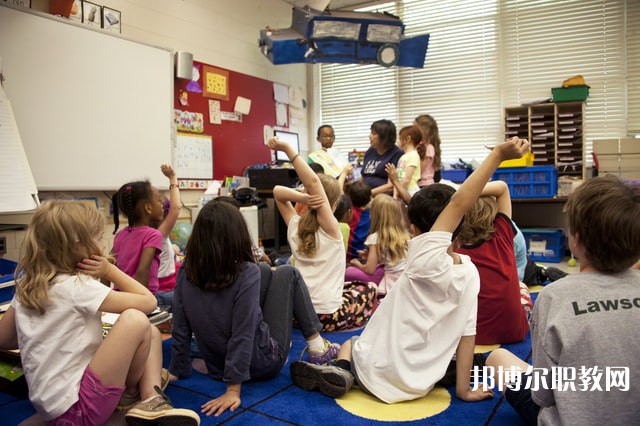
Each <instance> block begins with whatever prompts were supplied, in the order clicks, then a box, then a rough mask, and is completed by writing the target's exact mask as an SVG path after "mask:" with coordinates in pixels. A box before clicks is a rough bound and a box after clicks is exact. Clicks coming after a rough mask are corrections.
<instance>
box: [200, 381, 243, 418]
mask: <svg viewBox="0 0 640 426" xmlns="http://www.w3.org/2000/svg"><path fill="white" fill-rule="evenodd" d="M241 386H242V385H241V384H240V383H237V384H231V383H227V391H226V392H225V393H223V394H222V395H220V396H219V397H217V398H215V399H212V400H210V401H208V402H205V403H204V404H203V405H202V412H203V413H205V414H206V415H207V416H210V415H212V414H213V415H214V416H216V417H218V416H219V415H220V414H222V413H224V412H225V411H226V410H227V409H229V411H235V410H236V408H238V407H239V406H240V402H241V401H240V387H241Z"/></svg>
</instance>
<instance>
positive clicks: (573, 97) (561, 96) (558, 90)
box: [551, 85, 589, 102]
mask: <svg viewBox="0 0 640 426" xmlns="http://www.w3.org/2000/svg"><path fill="white" fill-rule="evenodd" d="M551 94H552V95H553V102H576V101H584V100H586V99H587V97H589V86H587V85H584V86H570V87H553V88H552V89H551Z"/></svg>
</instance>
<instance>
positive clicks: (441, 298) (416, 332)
mask: <svg viewBox="0 0 640 426" xmlns="http://www.w3.org/2000/svg"><path fill="white" fill-rule="evenodd" d="M528 149H529V143H528V142H527V141H526V140H524V139H518V138H512V139H510V140H508V141H506V142H504V143H501V144H499V145H497V146H496V147H495V148H494V149H493V150H492V151H491V153H490V154H489V155H488V156H487V158H486V159H485V161H484V162H483V163H482V164H481V165H480V167H478V169H477V170H476V171H475V172H474V173H473V174H472V175H471V176H470V177H469V178H468V179H467V180H466V181H465V182H464V184H463V185H462V186H461V187H460V188H459V189H458V191H457V192H455V194H453V193H454V190H453V189H452V188H450V187H449V186H446V185H440V184H434V185H430V186H428V187H425V188H423V189H421V190H420V191H419V192H417V193H416V194H415V195H414V196H413V198H412V199H411V202H410V204H409V219H410V221H411V230H412V232H413V234H414V235H417V236H416V237H415V238H413V239H412V240H411V241H410V242H409V251H408V254H407V266H406V269H405V272H404V274H403V275H402V276H401V277H400V278H399V279H398V281H397V282H396V285H395V287H394V289H393V291H392V292H390V293H389V294H388V295H387V297H386V298H385V302H384V303H382V304H381V305H380V306H379V308H378V309H377V311H376V312H375V313H374V315H373V316H372V317H371V319H370V321H369V323H368V324H367V326H366V327H365V329H364V330H363V332H362V334H361V335H360V336H359V337H354V338H353V339H352V340H350V341H347V342H345V344H344V345H342V348H341V349H340V353H339V355H338V359H337V363H336V364H337V365H336V366H333V365H320V366H318V365H313V364H309V363H307V362H303V361H297V362H294V363H292V365H291V379H292V381H293V383H294V384H295V385H296V386H299V387H301V388H303V389H305V390H313V389H319V390H320V391H321V392H322V393H323V394H325V395H327V396H330V397H333V398H337V397H340V396H342V395H344V394H345V393H346V392H347V391H348V390H349V389H350V388H351V386H352V385H353V383H354V380H355V381H356V383H357V384H358V385H359V386H360V388H361V389H362V390H363V391H365V392H367V393H370V394H372V395H374V396H376V397H377V398H379V399H380V400H382V401H384V402H386V403H394V402H400V401H406V400H412V399H417V398H421V397H423V396H425V395H426V394H427V393H429V391H431V389H432V388H433V387H434V386H435V384H436V383H437V382H438V381H439V380H440V379H441V378H442V377H443V376H444V375H445V372H446V370H447V366H448V365H449V361H450V360H451V359H452V357H453V355H454V353H455V354H456V360H457V363H456V370H457V371H456V373H457V374H456V377H457V378H456V396H457V397H458V398H460V399H462V400H465V401H478V400H482V399H485V398H490V397H491V396H492V395H493V393H492V392H491V391H490V390H488V391H483V390H482V389H481V388H479V389H477V390H472V389H471V387H470V385H469V384H470V375H471V368H472V364H473V349H474V345H475V327H476V311H477V304H478V302H477V296H478V291H479V288H480V279H479V277H478V272H477V270H476V268H475V266H474V265H473V264H472V263H471V261H470V260H469V258H468V257H467V256H464V255H459V254H456V253H454V252H453V244H452V241H453V240H454V239H455V235H456V232H457V229H458V227H459V225H460V222H461V220H462V218H463V216H464V214H465V212H466V211H467V210H468V209H469V207H470V206H471V205H472V204H473V203H474V202H475V200H476V199H477V198H478V196H479V195H480V193H481V191H482V189H483V188H484V186H485V184H486V183H487V181H488V180H489V178H490V177H491V175H492V174H493V172H494V171H495V170H496V168H497V167H498V165H499V164H500V162H501V161H503V160H508V159H514V158H520V157H521V156H522V155H523V154H524V153H525V152H526V151H527V150H528ZM418 234H419V235H418ZM381 348H384V349H382V350H381Z"/></svg>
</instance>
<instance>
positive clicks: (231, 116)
mask: <svg viewBox="0 0 640 426" xmlns="http://www.w3.org/2000/svg"><path fill="white" fill-rule="evenodd" d="M220 118H222V119H223V120H225V121H237V122H238V123H242V114H239V113H237V112H230V111H221V112H220Z"/></svg>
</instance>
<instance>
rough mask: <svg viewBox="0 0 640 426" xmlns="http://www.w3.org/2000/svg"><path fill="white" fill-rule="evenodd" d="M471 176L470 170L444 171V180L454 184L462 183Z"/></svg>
mask: <svg viewBox="0 0 640 426" xmlns="http://www.w3.org/2000/svg"><path fill="white" fill-rule="evenodd" d="M470 174H471V171H470V170H468V169H443V170H442V179H446V180H450V181H451V182H454V183H462V182H464V180H465V179H466V178H468V177H469V175H470Z"/></svg>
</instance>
